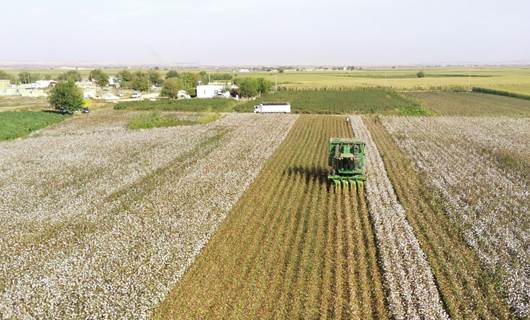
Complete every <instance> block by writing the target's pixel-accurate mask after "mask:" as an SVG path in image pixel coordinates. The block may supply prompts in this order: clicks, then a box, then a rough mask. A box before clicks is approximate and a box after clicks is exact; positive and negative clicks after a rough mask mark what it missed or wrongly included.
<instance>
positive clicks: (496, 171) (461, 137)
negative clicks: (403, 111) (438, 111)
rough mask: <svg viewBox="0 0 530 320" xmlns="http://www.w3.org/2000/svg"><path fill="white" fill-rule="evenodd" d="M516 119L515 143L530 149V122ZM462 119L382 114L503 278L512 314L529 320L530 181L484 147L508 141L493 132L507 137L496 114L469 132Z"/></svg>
mask: <svg viewBox="0 0 530 320" xmlns="http://www.w3.org/2000/svg"><path fill="white" fill-rule="evenodd" d="M502 121H503V122H506V121H509V120H508V119H503V120H502ZM513 121H516V123H518V124H519V125H518V129H517V130H513V132H512V134H513V139H512V140H513V141H521V143H523V150H529V149H530V140H528V139H527V140H526V141H525V140H524V139H522V138H521V137H525V136H528V135H529V132H530V121H529V120H527V119H526V120H525V119H522V120H517V119H514V120H513ZM521 121H523V122H521ZM463 122H464V120H462V119H459V118H417V119H395V118H384V121H383V124H384V125H385V127H386V128H387V130H388V131H389V132H390V133H391V134H392V136H393V137H394V138H395V140H396V143H397V144H398V145H399V146H400V147H401V148H402V149H403V150H404V151H405V152H406V153H407V154H408V155H409V157H410V158H411V159H413V161H414V163H415V165H416V167H417V168H418V170H420V172H422V173H424V174H425V175H426V178H427V181H428V183H429V185H430V186H431V187H432V188H434V189H435V190H437V192H439V193H440V195H441V197H442V199H443V200H444V207H445V209H446V210H447V213H448V214H449V216H450V217H451V219H452V220H453V221H454V222H455V223H457V225H458V226H460V228H461V230H462V233H463V236H464V238H465V240H466V242H467V244H468V245H469V246H471V247H472V248H473V249H474V250H475V252H476V253H477V255H478V257H479V258H480V261H481V262H482V263H483V264H484V265H485V266H486V267H487V268H488V270H489V271H491V272H492V273H494V274H495V275H497V276H499V277H500V278H501V279H502V284H503V288H504V292H505V294H506V296H507V298H508V303H509V304H510V307H511V309H512V311H513V312H514V314H515V315H516V316H519V317H523V318H525V317H528V316H529V315H530V305H529V301H530V291H529V290H528V288H530V277H529V276H528V266H529V265H530V252H529V251H528V244H529V237H528V226H529V225H530V215H528V212H529V203H530V202H529V201H528V200H529V194H528V181H527V180H525V179H521V172H518V171H515V170H510V169H509V167H506V166H501V165H499V163H498V160H496V159H495V158H494V157H492V156H491V154H489V152H484V146H485V145H484V141H489V142H488V145H489V146H490V148H489V149H488V150H490V149H495V148H496V147H497V146H502V145H504V142H503V141H504V139H503V138H495V137H502V136H503V131H504V130H505V129H506V130H509V127H510V126H506V125H502V126H497V125H496V124H498V122H499V120H498V119H493V118H492V119H488V118H484V119H478V120H474V126H477V127H479V128H477V130H475V133H471V132H469V130H468V131H465V130H460V128H461V124H462V123H463ZM484 127H487V128H490V129H489V130H484ZM470 135H473V137H470ZM492 138H493V139H494V140H493V141H492V140H491V139H492ZM480 141H482V142H480ZM511 153H515V152H513V151H512V152H511Z"/></svg>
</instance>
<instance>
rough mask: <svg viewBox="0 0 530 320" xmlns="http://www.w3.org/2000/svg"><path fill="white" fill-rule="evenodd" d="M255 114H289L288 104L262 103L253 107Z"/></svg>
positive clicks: (289, 105) (289, 106)
mask: <svg viewBox="0 0 530 320" xmlns="http://www.w3.org/2000/svg"><path fill="white" fill-rule="evenodd" d="M254 112H255V113H290V112H291V104H290V103H289V102H263V103H261V104H258V105H256V106H254Z"/></svg>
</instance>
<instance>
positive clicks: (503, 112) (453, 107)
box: [405, 91, 530, 117]
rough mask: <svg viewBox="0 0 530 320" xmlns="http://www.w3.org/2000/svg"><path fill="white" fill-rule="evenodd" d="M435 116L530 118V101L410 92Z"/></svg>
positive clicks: (483, 95) (470, 94) (411, 95)
mask: <svg viewBox="0 0 530 320" xmlns="http://www.w3.org/2000/svg"><path fill="white" fill-rule="evenodd" d="M405 95H406V96H408V97H411V98H413V99H416V100H417V101H418V102H419V103H420V104H421V105H422V106H423V107H424V108H426V109H427V110H429V111H430V112H432V113H433V114H435V115H448V116H449V115H451V116H520V117H521V116H523V117H528V116H530V101H528V100H524V99H518V98H512V97H503V96H498V95H492V94H484V93H476V92H444V91H439V92H409V93H406V94H405Z"/></svg>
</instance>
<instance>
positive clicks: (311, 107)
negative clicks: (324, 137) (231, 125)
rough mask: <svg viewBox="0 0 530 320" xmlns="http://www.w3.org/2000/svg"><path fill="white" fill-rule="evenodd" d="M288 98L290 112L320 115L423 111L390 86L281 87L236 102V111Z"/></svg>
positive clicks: (420, 112) (250, 109)
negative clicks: (264, 94) (298, 88)
mask: <svg viewBox="0 0 530 320" xmlns="http://www.w3.org/2000/svg"><path fill="white" fill-rule="evenodd" d="M263 101H265V102H271V101H288V102H290V103H291V106H292V110H293V112H298V113H324V114H348V113H362V114H375V113H383V114H403V115H404V114H411V115H414V114H425V112H424V110H423V109H422V108H421V107H420V106H419V105H418V104H417V103H415V102H414V101H412V100H410V99H407V98H406V97H403V96H401V95H400V94H398V93H397V92H395V91H393V90H390V89H380V88H359V89H345V90H284V91H278V92H275V93H271V94H268V95H266V96H264V97H262V98H259V99H258V100H256V101H249V102H247V103H244V104H242V105H238V106H237V107H236V108H235V110H237V111H246V112H249V111H252V110H253V109H252V107H253V106H254V105H256V104H258V103H260V102H263Z"/></svg>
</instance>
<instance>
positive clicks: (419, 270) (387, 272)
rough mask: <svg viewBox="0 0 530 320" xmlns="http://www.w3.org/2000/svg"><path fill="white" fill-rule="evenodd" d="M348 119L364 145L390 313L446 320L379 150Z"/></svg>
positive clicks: (360, 124)
mask: <svg viewBox="0 0 530 320" xmlns="http://www.w3.org/2000/svg"><path fill="white" fill-rule="evenodd" d="M349 119H350V123H351V126H352V129H353V131H354V133H355V135H356V136H357V137H358V138H359V139H361V140H363V141H364V142H365V143H366V166H367V176H368V177H367V178H368V181H367V184H366V191H367V195H366V197H367V199H368V203H369V209H370V214H371V217H372V221H373V224H374V229H375V234H376V238H377V243H378V248H379V254H380V257H381V263H382V266H383V277H384V284H385V288H386V290H387V300H388V302H389V305H390V306H389V309H390V312H391V313H392V315H393V316H394V318H396V319H421V318H428V319H448V318H449V316H448V315H447V313H446V312H445V310H444V306H443V304H442V302H441V299H440V295H439V293H438V289H437V287H436V284H435V281H434V276H433V274H432V271H431V268H430V265H429V263H428V262H427V259H426V256H425V253H424V252H423V251H422V249H421V247H420V245H419V242H418V239H416V236H415V235H414V231H413V229H412V227H411V226H410V224H409V223H408V221H407V218H406V215H405V210H404V209H403V207H402V206H401V204H400V203H399V201H398V199H397V197H396V194H395V192H394V188H393V187H392V183H391V182H390V180H389V178H388V176H387V172H386V169H385V166H384V164H383V160H382V158H381V155H380V154H379V150H378V149H377V146H376V145H375V143H374V141H373V140H372V137H371V134H370V132H369V131H368V129H367V128H366V127H365V126H364V123H363V121H362V119H361V117H359V116H351V117H350V118H349Z"/></svg>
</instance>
